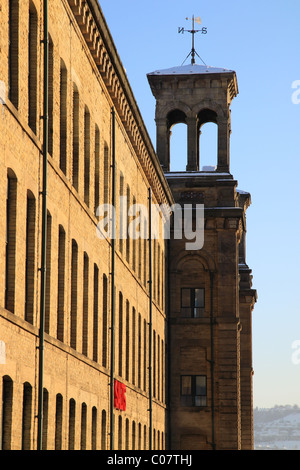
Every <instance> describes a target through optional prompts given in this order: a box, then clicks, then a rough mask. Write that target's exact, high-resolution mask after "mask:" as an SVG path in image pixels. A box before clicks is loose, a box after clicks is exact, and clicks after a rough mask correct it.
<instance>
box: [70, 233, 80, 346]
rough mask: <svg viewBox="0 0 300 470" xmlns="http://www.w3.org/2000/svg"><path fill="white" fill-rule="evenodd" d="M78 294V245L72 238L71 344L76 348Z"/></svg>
mask: <svg viewBox="0 0 300 470" xmlns="http://www.w3.org/2000/svg"><path fill="white" fill-rule="evenodd" d="M77 296H78V245H77V243H76V241H75V240H72V254H71V322H70V328H71V331H70V345H71V348H73V349H76V343H77V306H78V305H77V302H78V301H77Z"/></svg>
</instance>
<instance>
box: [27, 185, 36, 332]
mask: <svg viewBox="0 0 300 470" xmlns="http://www.w3.org/2000/svg"><path fill="white" fill-rule="evenodd" d="M35 210H36V209H35V198H34V196H33V194H32V193H31V192H30V191H28V193H27V216H26V263H25V270H26V273H25V320H26V321H28V322H29V323H32V324H33V313H34V281H35V275H34V273H35Z"/></svg>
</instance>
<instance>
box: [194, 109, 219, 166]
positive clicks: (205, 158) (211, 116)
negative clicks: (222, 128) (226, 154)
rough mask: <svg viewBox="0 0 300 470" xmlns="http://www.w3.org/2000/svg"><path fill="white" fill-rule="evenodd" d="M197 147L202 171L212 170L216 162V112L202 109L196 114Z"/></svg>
mask: <svg viewBox="0 0 300 470" xmlns="http://www.w3.org/2000/svg"><path fill="white" fill-rule="evenodd" d="M198 139H199V140H198V148H199V161H200V167H201V170H202V171H214V170H215V169H216V167H217V164H218V124H217V114H216V112H215V111H212V110H210V109H203V110H201V111H200V112H199V114H198Z"/></svg>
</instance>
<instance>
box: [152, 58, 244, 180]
mask: <svg viewBox="0 0 300 470" xmlns="http://www.w3.org/2000/svg"><path fill="white" fill-rule="evenodd" d="M148 80H149V83H150V87H151V90H152V93H153V95H154V97H155V99H156V112H155V120H156V126H157V155H158V157H159V159H160V162H161V165H162V167H163V169H164V171H165V172H169V171H170V132H171V128H172V126H173V125H175V124H178V123H182V122H183V123H185V124H186V125H187V128H188V132H187V148H188V152H187V153H188V155H187V164H186V171H199V169H200V165H201V155H199V137H200V134H201V127H202V126H203V125H204V124H205V123H207V122H213V123H215V124H216V125H217V126H218V145H217V148H218V161H217V168H216V171H218V172H229V171H230V158H229V157H230V149H229V141H230V133H231V116H230V114H231V112H230V105H231V102H232V100H233V98H234V97H235V96H236V95H237V94H238V85H237V79H236V74H235V72H234V71H232V70H226V69H222V68H216V67H209V66H206V65H197V64H190V65H185V66H181V67H173V68H170V69H166V70H158V71H155V72H153V73H150V74H148Z"/></svg>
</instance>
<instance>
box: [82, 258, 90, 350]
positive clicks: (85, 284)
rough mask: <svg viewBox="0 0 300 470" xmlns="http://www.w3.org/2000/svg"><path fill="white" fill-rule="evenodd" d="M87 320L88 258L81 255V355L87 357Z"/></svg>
mask: <svg viewBox="0 0 300 470" xmlns="http://www.w3.org/2000/svg"><path fill="white" fill-rule="evenodd" d="M88 319H89V257H88V255H87V253H84V255H83V315H82V354H84V355H85V356H87V355H88Z"/></svg>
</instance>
